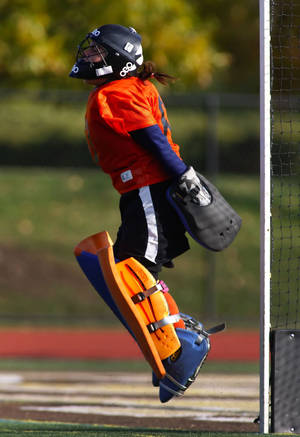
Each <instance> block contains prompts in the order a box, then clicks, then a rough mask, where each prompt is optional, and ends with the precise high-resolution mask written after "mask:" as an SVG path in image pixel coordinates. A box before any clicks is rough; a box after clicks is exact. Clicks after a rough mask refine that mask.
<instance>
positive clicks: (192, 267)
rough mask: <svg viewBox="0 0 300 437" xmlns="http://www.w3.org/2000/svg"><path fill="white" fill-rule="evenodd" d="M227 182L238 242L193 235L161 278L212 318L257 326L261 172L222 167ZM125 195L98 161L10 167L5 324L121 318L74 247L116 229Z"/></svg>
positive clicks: (0, 223)
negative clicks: (218, 243) (89, 165)
mask: <svg viewBox="0 0 300 437" xmlns="http://www.w3.org/2000/svg"><path fill="white" fill-rule="evenodd" d="M217 186H218V187H219V188H220V190H221V191H222V193H223V194H224V196H225V197H226V198H227V199H228V200H229V201H230V202H231V203H232V205H233V206H234V207H235V209H236V210H237V211H238V213H239V214H240V215H241V217H242V219H243V225H242V229H241V231H240V233H239V235H238V237H237V239H236V241H235V242H234V243H233V244H232V246H231V247H229V248H228V249H226V250H225V251H224V252H221V253H217V254H213V253H211V252H208V251H207V250H205V249H203V248H202V247H201V246H199V245H198V244H196V243H194V241H193V240H191V239H190V243H191V250H190V251H188V252H187V253H186V254H184V255H183V256H181V257H179V258H178V259H176V260H175V265H176V268H175V269H173V270H171V269H169V270H168V269H165V270H164V272H162V274H161V278H162V279H164V280H165V281H166V282H167V284H168V285H169V287H170V289H171V291H172V292H173V293H174V296H175V298H176V300H177V302H178V304H179V306H180V309H181V310H182V311H183V312H188V313H191V314H192V315H194V316H196V317H200V318H201V319H202V320H204V321H205V320H208V321H209V322H212V321H214V320H220V319H221V320H226V321H228V322H229V327H234V326H236V325H238V326H241V325H242V326H243V327H251V328H253V327H257V326H258V313H259V200H258V198H259V181H258V178H257V177H255V176H238V175H221V176H219V178H218V180H217ZM118 199H119V196H118V194H117V193H116V192H115V191H114V190H113V189H112V188H111V184H110V181H109V178H108V177H107V176H106V175H104V174H103V173H102V172H101V171H99V170H97V169H95V170H87V169H86V170H79V169H60V170H56V169H50V168H28V167H26V168H18V167H15V168H7V167H3V168H1V172H0V205H1V206H0V208H1V214H0V238H1V246H0V248H1V263H2V267H1V268H2V272H3V274H2V276H1V279H0V303H1V314H2V324H3V323H6V322H7V323H9V320H10V317H13V316H18V317H19V318H20V320H21V319H22V318H23V319H24V320H25V321H26V320H27V321H29V322H30V321H31V322H34V321H40V322H42V323H44V322H45V321H46V322H45V323H48V324H49V323H50V322H51V320H52V321H53V323H54V322H55V321H58V320H60V322H63V323H67V322H68V320H69V321H71V320H77V321H78V323H83V319H84V318H90V319H92V318H94V319H95V320H96V323H105V324H111V323H113V322H114V320H113V319H112V318H111V316H110V311H109V310H108V309H107V308H106V307H105V305H103V304H102V302H101V300H100V299H99V298H98V296H97V295H96V293H95V292H94V291H92V289H91V287H90V286H89V284H88V282H87V281H86V279H85V278H84V277H83V274H82V273H81V271H80V270H79V268H78V266H77V263H76V261H75V258H74V256H73V248H74V246H75V245H76V244H77V243H78V242H79V241H80V240H81V239H83V238H85V237H86V236H88V235H90V234H93V233H96V232H99V231H102V230H107V231H108V232H109V233H110V235H111V237H112V238H113V239H114V238H115V236H116V232H117V229H118V225H119V221H120V218H119V211H118ZM100 317H101V320H100ZM98 318H99V319H98ZM14 323H15V320H14Z"/></svg>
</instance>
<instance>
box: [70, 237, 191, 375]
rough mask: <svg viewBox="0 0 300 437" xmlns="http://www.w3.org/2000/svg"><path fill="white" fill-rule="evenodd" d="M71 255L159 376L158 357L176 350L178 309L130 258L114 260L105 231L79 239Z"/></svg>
mask: <svg viewBox="0 0 300 437" xmlns="http://www.w3.org/2000/svg"><path fill="white" fill-rule="evenodd" d="M75 255H76V257H77V259H78V261H79V264H80V265H81V267H82V269H83V270H84V272H85V274H86V275H87V277H88V278H89V280H90V281H91V283H92V284H93V285H94V287H95V288H96V290H97V291H98V292H99V294H100V295H101V296H102V297H103V299H104V300H105V302H106V303H107V304H108V305H109V306H110V308H111V309H112V310H113V312H114V313H115V314H116V315H117V317H118V318H119V319H120V320H121V321H122V322H123V324H124V325H125V326H126V327H127V329H128V330H129V332H130V333H131V334H132V336H133V337H134V338H135V340H136V341H137V343H138V345H139V347H140V349H141V350H142V352H143V354H144V356H145V358H146V360H147V361H148V362H149V364H150V365H151V367H152V369H153V371H154V373H155V375H156V376H157V378H158V379H161V378H163V377H164V376H165V374H166V371H165V368H164V366H163V363H162V360H165V359H166V358H168V357H169V356H170V355H172V354H174V353H175V352H176V351H178V350H179V349H180V341H179V339H178V336H177V334H176V331H175V327H176V326H182V327H184V323H183V322H182V320H181V319H180V315H179V314H178V311H177V313H176V311H175V313H174V308H173V310H172V311H170V309H169V306H168V303H167V300H166V297H165V296H167V295H168V293H167V290H166V287H165V285H164V284H163V283H161V282H158V283H157V281H156V280H155V279H154V277H153V276H152V275H151V273H150V272H149V271H148V270H147V269H146V268H145V267H144V266H143V265H141V264H140V263H139V262H138V261H137V260H135V259H134V258H128V259H126V260H124V261H120V262H118V263H115V260H114V256H113V250H112V241H111V239H110V237H109V235H108V233H107V232H101V233H99V234H96V235H93V236H91V237H88V238H87V239H85V240H83V241H82V242H81V243H79V245H78V246H77V247H76V249H75ZM95 256H96V257H97V260H96V259H95ZM97 261H99V262H98V263H97ZM176 308H177V307H176ZM172 312H173V314H171V313H172ZM174 324H175V326H174Z"/></svg>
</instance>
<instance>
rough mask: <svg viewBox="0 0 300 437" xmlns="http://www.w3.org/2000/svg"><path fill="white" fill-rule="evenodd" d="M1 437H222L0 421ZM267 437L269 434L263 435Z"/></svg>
mask: <svg viewBox="0 0 300 437" xmlns="http://www.w3.org/2000/svg"><path fill="white" fill-rule="evenodd" d="M0 434H1V437H2V436H3V437H6V436H9V437H14V436H16V437H27V436H35V437H53V436H55V437H58V436H62V437H68V436H72V437H83V436H88V437H99V436H101V437H127V436H128V437H129V436H130V437H176V436H184V437H189V436H190V437H192V436H201V437H223V436H224V433H221V432H199V431H187V430H166V429H155V428H154V429H143V428H141V429H138V428H137V429H136V428H126V427H109V426H99V425H72V424H65V423H49V422H48V423H47V422H45V423H37V422H21V421H20V422H19V421H12V420H4V421H0ZM253 435H255V434H254V433H229V432H228V433H226V436H227V437H252V436H253ZM264 435H265V436H268V435H269V434H264Z"/></svg>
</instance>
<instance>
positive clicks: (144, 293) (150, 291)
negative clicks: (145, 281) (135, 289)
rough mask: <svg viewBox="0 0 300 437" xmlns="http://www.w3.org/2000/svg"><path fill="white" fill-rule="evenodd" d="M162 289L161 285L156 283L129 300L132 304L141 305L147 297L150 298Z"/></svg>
mask: <svg viewBox="0 0 300 437" xmlns="http://www.w3.org/2000/svg"><path fill="white" fill-rule="evenodd" d="M162 290H163V287H162V285H161V284H160V283H159V282H158V283H157V284H155V285H154V286H153V287H151V288H148V290H145V291H141V292H140V293H137V294H135V295H134V296H132V297H131V300H132V302H133V303H135V304H137V303H141V302H143V300H145V299H146V298H147V297H149V296H151V294H153V293H156V292H157V291H162Z"/></svg>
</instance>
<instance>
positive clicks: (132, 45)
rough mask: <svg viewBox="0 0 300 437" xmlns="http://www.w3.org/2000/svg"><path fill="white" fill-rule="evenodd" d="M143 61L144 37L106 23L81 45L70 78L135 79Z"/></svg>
mask: <svg viewBox="0 0 300 437" xmlns="http://www.w3.org/2000/svg"><path fill="white" fill-rule="evenodd" d="M143 60H144V59H143V49H142V45H141V36H140V35H139V34H138V33H137V32H136V30H135V29H134V28H133V27H124V26H121V25H119V24H106V25H104V26H101V27H99V28H97V29H95V30H93V32H90V33H88V34H87V35H86V37H85V38H84V40H83V41H82V42H81V43H80V44H79V46H78V51H77V56H76V62H75V64H74V66H73V68H72V71H71V73H70V77H74V78H78V79H99V78H102V77H105V78H112V79H123V78H125V77H127V76H135V75H136V74H137V69H138V68H139V67H140V66H141V65H142V63H143Z"/></svg>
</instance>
